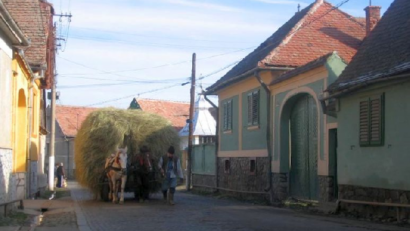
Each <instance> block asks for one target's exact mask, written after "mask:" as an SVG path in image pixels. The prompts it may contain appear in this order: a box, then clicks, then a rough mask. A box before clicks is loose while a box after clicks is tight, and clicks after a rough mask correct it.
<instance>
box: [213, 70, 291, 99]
mask: <svg viewBox="0 0 410 231" xmlns="http://www.w3.org/2000/svg"><path fill="white" fill-rule="evenodd" d="M293 69H295V68H293V67H255V68H252V69H251V70H249V71H247V72H245V73H243V74H240V75H237V76H235V77H233V78H230V79H228V80H226V81H224V82H222V83H221V84H219V87H215V88H214V89H210V90H208V91H207V94H208V95H214V94H215V92H216V91H217V90H219V89H220V88H221V85H224V84H227V83H229V82H234V81H235V80H236V81H238V80H240V79H242V78H243V77H246V76H249V75H251V74H254V73H255V72H258V71H267V70H272V71H290V70H293Z"/></svg>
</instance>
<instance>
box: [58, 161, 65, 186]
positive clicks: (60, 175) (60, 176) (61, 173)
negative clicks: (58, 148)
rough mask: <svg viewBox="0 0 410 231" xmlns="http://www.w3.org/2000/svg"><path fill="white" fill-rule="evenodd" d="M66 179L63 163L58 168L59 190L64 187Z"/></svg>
mask: <svg viewBox="0 0 410 231" xmlns="http://www.w3.org/2000/svg"><path fill="white" fill-rule="evenodd" d="M64 177H65V173H64V167H63V163H60V166H58V168H57V188H62V187H63V180H64Z"/></svg>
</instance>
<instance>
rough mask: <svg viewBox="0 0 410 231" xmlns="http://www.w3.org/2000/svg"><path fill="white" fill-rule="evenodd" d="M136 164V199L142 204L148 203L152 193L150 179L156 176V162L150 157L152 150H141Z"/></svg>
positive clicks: (143, 147)
mask: <svg viewBox="0 0 410 231" xmlns="http://www.w3.org/2000/svg"><path fill="white" fill-rule="evenodd" d="M133 162H134V166H135V175H134V176H135V180H136V185H137V188H136V190H135V198H136V199H137V200H139V201H140V202H143V201H148V199H149V191H150V188H149V186H150V178H152V176H153V174H154V164H153V163H154V160H153V159H152V158H151V156H150V150H149V148H148V147H147V146H145V145H144V146H142V147H141V148H140V153H139V154H138V155H136V158H135V160H134V161H133Z"/></svg>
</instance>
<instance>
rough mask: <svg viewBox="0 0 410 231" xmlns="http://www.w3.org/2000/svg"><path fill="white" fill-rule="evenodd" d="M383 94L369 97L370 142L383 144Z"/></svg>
mask: <svg viewBox="0 0 410 231" xmlns="http://www.w3.org/2000/svg"><path fill="white" fill-rule="evenodd" d="M383 114H384V113H383V95H382V96H380V97H378V98H375V99H370V144H371V145H382V144H383V133H382V132H383V118H382V117H383Z"/></svg>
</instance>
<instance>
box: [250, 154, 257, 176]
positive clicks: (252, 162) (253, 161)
mask: <svg viewBox="0 0 410 231" xmlns="http://www.w3.org/2000/svg"><path fill="white" fill-rule="evenodd" d="M249 173H250V174H251V175H255V173H256V159H255V158H251V159H249Z"/></svg>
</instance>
